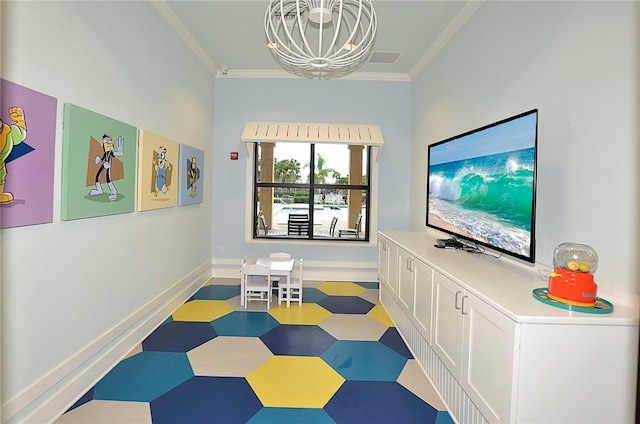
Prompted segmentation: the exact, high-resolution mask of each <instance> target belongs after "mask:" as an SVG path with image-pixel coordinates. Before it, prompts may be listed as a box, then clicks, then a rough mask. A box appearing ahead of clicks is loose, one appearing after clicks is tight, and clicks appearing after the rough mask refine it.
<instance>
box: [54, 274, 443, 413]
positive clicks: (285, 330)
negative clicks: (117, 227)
mask: <svg viewBox="0 0 640 424" xmlns="http://www.w3.org/2000/svg"><path fill="white" fill-rule="evenodd" d="M293 422H300V423H305V424H311V423H338V424H340V423H354V424H359V423H367V424H372V423H384V424H389V423H401V424H412V423H421V424H445V423H446V424H448V423H453V420H452V419H451V417H450V416H449V414H448V412H447V411H446V408H445V406H444V404H443V403H442V401H441V400H440V398H439V396H438V395H437V393H436V392H435V390H434V389H433V388H432V386H431V384H430V383H429V381H428V380H427V378H426V377H425V376H424V374H423V373H422V371H421V369H420V367H419V365H418V363H417V362H416V360H415V359H413V356H412V355H411V353H410V351H409V350H408V349H407V347H406V345H405V344H404V342H403V340H402V338H401V337H400V335H399V334H398V332H397V330H396V329H395V327H393V323H392V322H391V320H390V319H389V316H388V315H387V313H386V311H385V310H384V309H383V308H382V306H380V305H379V304H378V284H377V283H351V282H324V283H319V284H312V283H309V284H308V285H307V283H306V282H305V288H304V291H303V303H302V305H298V304H297V303H292V304H291V307H290V308H287V307H286V306H285V305H282V306H278V305H277V301H276V303H275V305H272V307H271V309H270V310H269V311H267V310H266V305H265V303H264V302H250V304H249V307H248V308H247V309H245V308H244V307H242V306H240V285H239V280H237V279H236V280H228V279H226V280H223V279H213V280H211V281H210V282H209V283H207V284H206V285H205V286H203V287H202V288H201V289H200V290H198V292H197V293H196V294H195V295H194V296H193V297H192V298H191V299H189V301H187V302H186V303H184V304H183V305H182V306H181V307H180V308H178V309H177V310H176V311H175V312H174V313H173V314H172V316H171V317H170V318H169V319H167V320H166V321H165V322H164V323H163V324H162V325H160V326H159V327H158V328H157V329H156V330H155V331H154V332H153V333H151V334H150V335H149V336H148V337H147V338H146V339H145V340H144V341H143V342H142V344H141V345H140V346H138V347H137V348H136V349H134V350H133V351H132V352H131V353H130V354H129V355H128V357H127V358H125V359H123V360H122V361H121V362H120V363H118V364H117V365H116V366H115V367H114V368H113V369H112V370H111V371H110V372H109V373H108V374H107V375H106V376H104V378H102V380H100V381H99V382H98V383H97V384H96V385H95V386H94V387H93V388H91V389H90V390H89V391H88V392H87V393H86V394H85V395H84V396H82V398H81V399H80V400H78V401H77V402H76V403H75V404H74V405H73V406H72V407H71V408H70V409H69V410H68V411H67V412H66V413H65V414H64V415H62V416H61V417H60V418H59V419H58V421H56V424H66V423H82V424H95V423H109V424H116V423H118V424H120V423H135V424H145V423H154V424H158V423H168V424H183V423H184V424H197V423H224V424H234V423H252V424H257V423H278V424H280V423H283V424H285V423H293Z"/></svg>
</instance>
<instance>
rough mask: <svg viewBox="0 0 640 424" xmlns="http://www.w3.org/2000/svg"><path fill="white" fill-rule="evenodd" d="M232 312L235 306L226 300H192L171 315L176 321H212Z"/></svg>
mask: <svg viewBox="0 0 640 424" xmlns="http://www.w3.org/2000/svg"><path fill="white" fill-rule="evenodd" d="M231 312H233V308H232V307H231V306H229V304H228V303H227V302H225V301H224V300H192V301H191V302H187V303H185V304H183V305H182V306H180V307H179V308H178V309H176V311H175V312H174V313H173V314H172V315H171V316H172V317H173V320H174V321H194V322H211V321H213V320H214V319H218V318H220V317H222V316H225V315H227V314H228V313H231Z"/></svg>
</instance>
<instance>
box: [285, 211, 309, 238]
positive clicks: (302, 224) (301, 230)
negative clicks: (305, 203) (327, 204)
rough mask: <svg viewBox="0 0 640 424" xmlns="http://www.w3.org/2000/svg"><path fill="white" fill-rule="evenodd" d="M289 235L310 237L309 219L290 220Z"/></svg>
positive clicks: (288, 222) (288, 223)
mask: <svg viewBox="0 0 640 424" xmlns="http://www.w3.org/2000/svg"><path fill="white" fill-rule="evenodd" d="M289 216H291V215H289ZM287 234H289V235H299V236H301V235H305V236H308V235H309V219H299V218H296V219H289V221H287Z"/></svg>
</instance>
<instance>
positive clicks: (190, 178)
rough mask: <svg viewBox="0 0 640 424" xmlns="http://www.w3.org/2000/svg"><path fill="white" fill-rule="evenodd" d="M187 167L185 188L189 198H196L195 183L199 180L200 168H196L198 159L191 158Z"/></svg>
mask: <svg viewBox="0 0 640 424" xmlns="http://www.w3.org/2000/svg"><path fill="white" fill-rule="evenodd" d="M187 162H188V167H187V182H188V184H187V188H188V189H189V196H191V198H195V197H196V191H197V188H198V186H197V184H196V183H197V182H198V180H199V179H200V168H198V158H196V157H195V156H192V157H191V158H190V159H189V160H188V161H187Z"/></svg>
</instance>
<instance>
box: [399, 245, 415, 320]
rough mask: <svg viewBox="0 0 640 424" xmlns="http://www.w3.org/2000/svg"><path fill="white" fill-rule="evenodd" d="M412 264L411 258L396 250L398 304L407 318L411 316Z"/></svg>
mask: <svg viewBox="0 0 640 424" xmlns="http://www.w3.org/2000/svg"><path fill="white" fill-rule="evenodd" d="M413 263H414V259H413V257H411V255H410V254H409V253H407V252H405V251H404V250H403V249H401V248H398V303H399V304H400V307H402V308H403V309H404V310H405V311H406V312H407V313H408V314H409V316H412V315H413V299H414V283H413V281H414V276H413Z"/></svg>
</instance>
